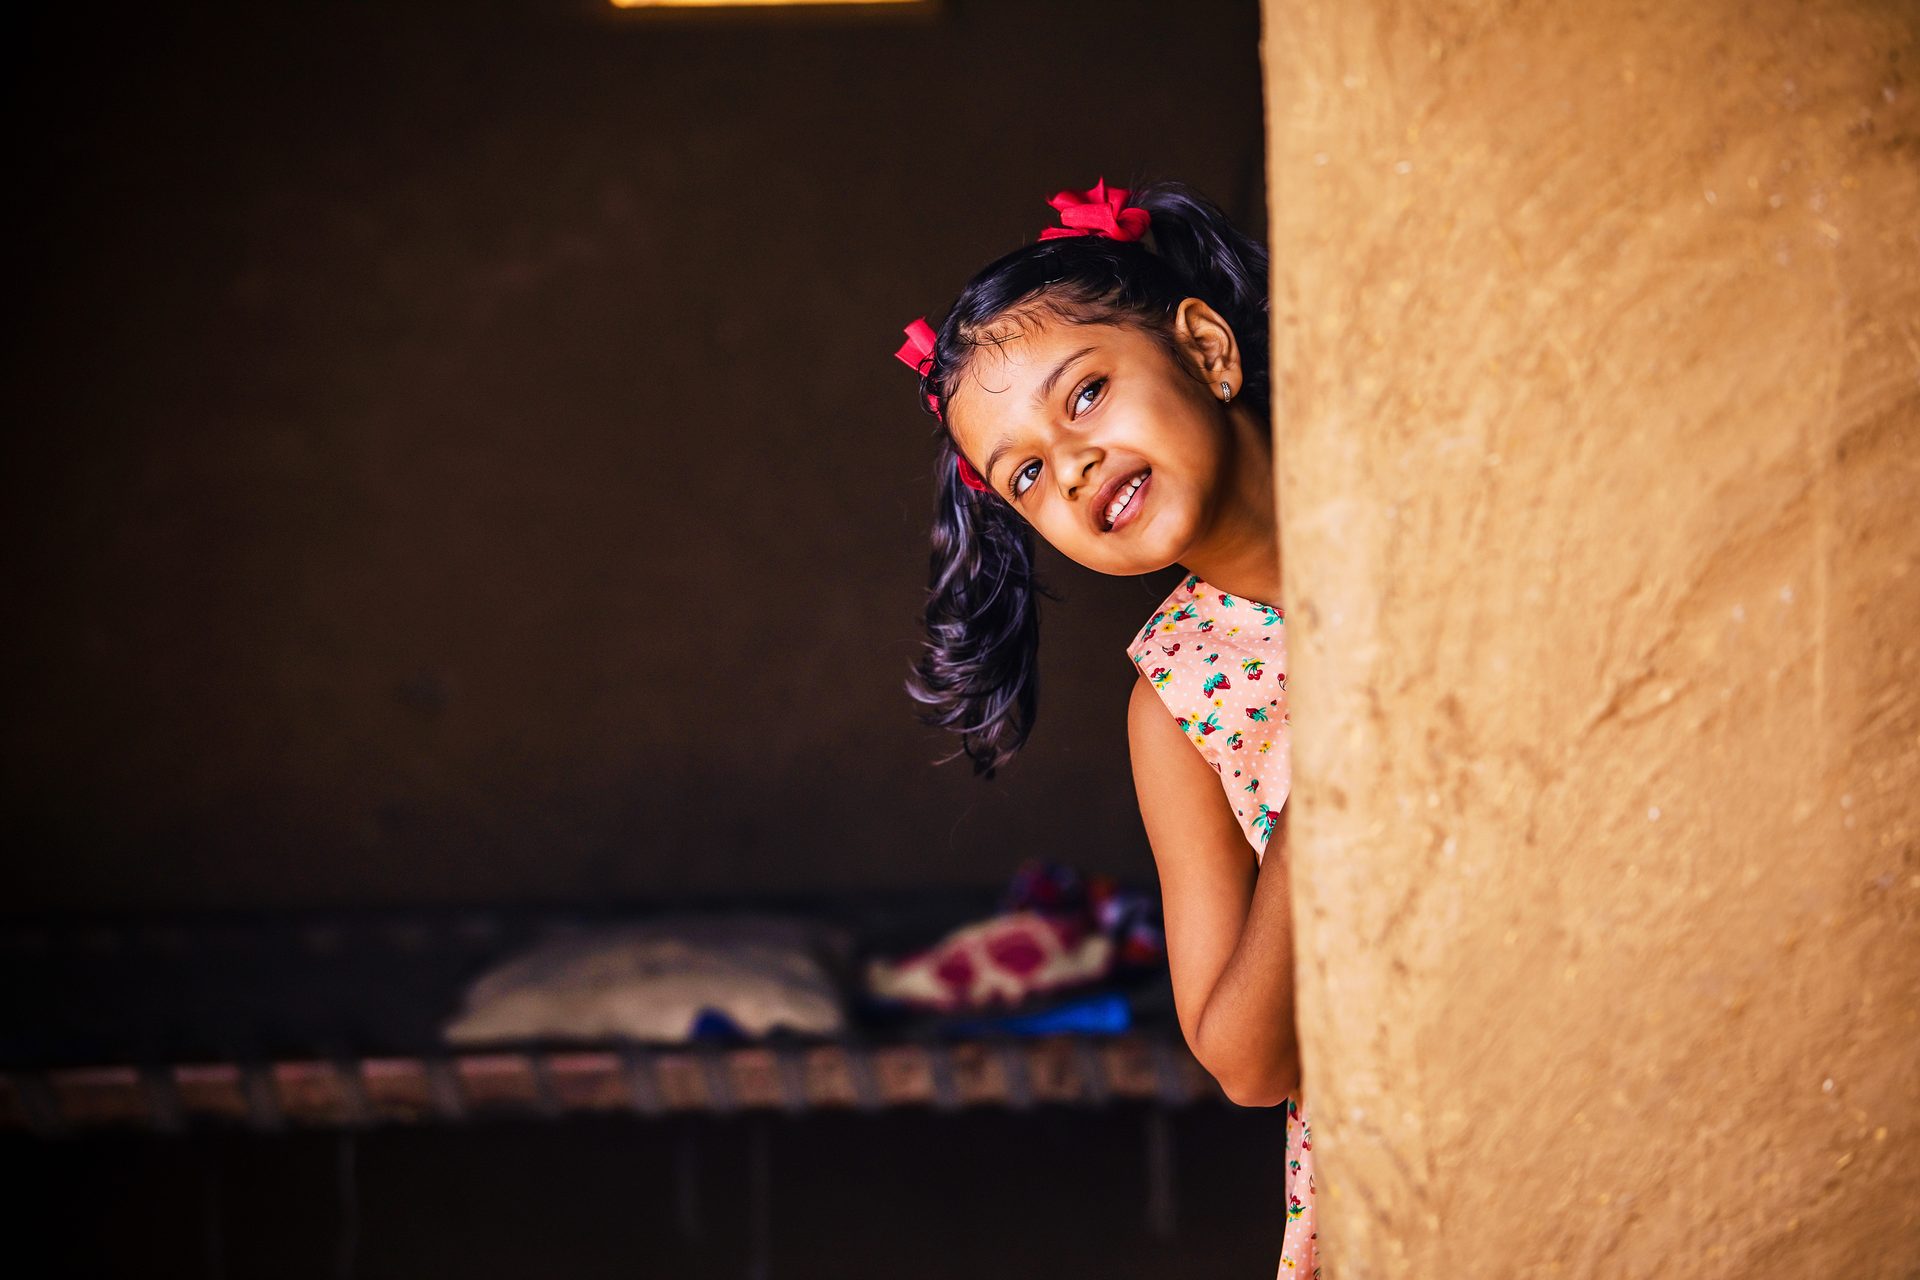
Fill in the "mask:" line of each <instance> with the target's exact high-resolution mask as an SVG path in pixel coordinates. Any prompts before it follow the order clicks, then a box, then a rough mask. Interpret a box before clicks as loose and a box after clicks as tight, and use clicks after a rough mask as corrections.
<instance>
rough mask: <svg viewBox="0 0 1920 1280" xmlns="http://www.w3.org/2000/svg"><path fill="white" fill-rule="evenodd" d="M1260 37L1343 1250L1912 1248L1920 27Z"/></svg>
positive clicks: (1919, 633) (1670, 1255)
mask: <svg viewBox="0 0 1920 1280" xmlns="http://www.w3.org/2000/svg"><path fill="white" fill-rule="evenodd" d="M1266 19H1267V24H1266V34H1265V41H1266V47H1265V57H1266V61H1267V74H1268V87H1267V92H1268V106H1269V113H1270V116H1269V118H1270V122H1271V135H1270V139H1271V140H1270V146H1271V162H1270V168H1269V183H1270V193H1271V194H1270V198H1271V208H1272V213H1273V240H1274V246H1275V251H1276V265H1277V271H1276V277H1275V286H1276V305H1277V306H1278V308H1279V309H1280V310H1281V311H1282V312H1283V313H1284V322H1283V323H1282V324H1280V325H1277V326H1276V335H1277V342H1278V359H1279V360H1280V362H1281V364H1282V366H1283V371H1282V376H1281V377H1280V379H1278V382H1277V385H1278V387H1279V395H1278V411H1279V413H1280V415H1281V416H1280V424H1281V425H1280V438H1281V440H1282V447H1281V456H1280V465H1279V469H1280V496H1281V502H1282V508H1283V533H1282V546H1283V551H1284V555H1285V563H1286V577H1287V603H1288V604H1289V605H1290V606H1291V608H1290V615H1291V617H1292V619H1293V621H1294V623H1295V624H1296V626H1297V630H1296V633H1295V639H1294V645H1295V648H1294V670H1293V671H1292V672H1291V673H1290V676H1291V678H1290V681H1289V683H1290V686H1291V688H1292V690H1293V696H1294V699H1295V701H1294V729H1295V733H1296V751H1295V761H1296V769H1297V771H1298V776H1297V780H1296V789H1295V793H1294V803H1295V805H1296V807H1297V812H1296V813H1295V814H1294V815H1293V819H1292V823H1293V839H1294V845H1295V852H1294V855H1293V856H1294V858H1295V866H1296V868H1297V870H1296V874H1295V876H1294V884H1295V893H1296V895H1297V899H1296V908H1297V912H1298V918H1299V924H1298V927H1299V947H1300V966H1301V973H1300V982H1301V987H1300V1015H1301V1021H1302V1027H1303V1036H1304V1040H1303V1044H1304V1054H1305V1071H1306V1077H1307V1078H1306V1091H1307V1099H1308V1104H1309V1107H1310V1109H1311V1110H1312V1112H1313V1114H1314V1115H1315V1116H1316V1127H1315V1137H1316V1148H1317V1151H1318V1155H1319V1158H1320V1164H1319V1168H1320V1174H1321V1182H1320V1199H1321V1206H1322V1217H1321V1236H1322V1242H1323V1247H1324V1250H1325V1253H1326V1255H1327V1257H1328V1259H1329V1265H1328V1272H1329V1274H1330V1275H1333V1276H1340V1277H1355V1276H1399V1275H1422V1276H1426V1275H1443V1274H1444V1275H1473V1276H1523V1275H1524V1276H1534V1275H1539V1276H1546V1275H1562V1276H1602V1275H1604V1276H1609V1277H1612V1276H1651V1275H1661V1276H1696V1275H1697V1276H1759V1275H1794V1276H1844V1277H1861V1276H1902V1275H1913V1274H1916V1268H1920V1157H1917V1156H1916V1153H1915V1140H1916V1137H1917V1136H1920V1134H1917V1133H1916V1121H1917V1120H1920V1067H1917V1066H1916V1063H1917V1062H1920V1053H1917V1052H1916V1046H1920V994H1917V992H1916V986H1917V985H1920V984H1917V983H1916V970H1917V969H1920V948H1917V947H1916V934H1917V933H1920V930H1917V929H1916V919H1917V918H1920V846H1917V845H1916V838H1917V837H1916V827H1920V806H1917V805H1916V796H1920V681H1917V680H1916V675H1917V674H1920V660H1917V658H1916V655H1917V654H1920V565H1917V564H1916V559H1917V558H1920V556H1917V553H1920V519H1916V514H1915V513H1916V509H1917V508H1920V449H1916V445H1917V444H1920V292H1917V291H1916V285H1917V284H1920V198H1917V196H1920V44H1917V43H1916V24H1917V19H1916V13H1915V8H1914V6H1911V5H1907V6H1894V5H1872V4H1865V3H1855V4H1844V3H1842V4H1816V5H1793V4H1785V3H1773V4H1765V5H1760V6H1752V5H1747V4H1737V3H1733V2H1732V0H1701V2H1700V3H1693V4H1686V5H1670V4H1651V3H1643V4H1631V3H1599V4H1586V5H1581V6H1568V5H1560V4H1547V3H1519V4H1510V5H1498V4H1492V3H1485V4H1476V3H1457V4H1446V3H1429V4H1405V5H1396V4H1391V3H1384V2H1382V3H1357V2H1353V0H1319V2H1315V0H1268V3H1267V5H1266Z"/></svg>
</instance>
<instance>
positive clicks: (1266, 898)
mask: <svg viewBox="0 0 1920 1280" xmlns="http://www.w3.org/2000/svg"><path fill="white" fill-rule="evenodd" d="M1051 203H1052V205H1053V206H1054V208H1055V209H1057V210H1059V211H1060V215H1061V223H1062V225H1061V226H1059V227H1054V228H1050V229H1048V230H1047V231H1045V232H1043V233H1042V234H1041V237H1040V239H1039V241H1038V242H1036V243H1034V244H1030V245H1027V246H1025V247H1023V248H1020V249H1016V250H1014V251H1013V252H1012V253H1009V254H1007V255H1006V256H1005V257H1002V258H1001V259H999V260H998V261H997V262H994V263H992V264H991V265H989V266H988V267H986V268H985V269H984V270H982V271H981V272H980V273H979V274H978V275H976V276H975V277H974V278H973V280H972V281H970V282H969V283H968V285H967V287H966V288H965V289H964V290H963V291H962V292H961V294H960V297H959V299H958V301H956V302H955V304H954V306H953V309H952V310H951V311H950V312H949V313H948V315H947V318H946V321H945V323H943V324H942V325H941V326H940V329H939V332H938V333H935V332H934V331H933V330H932V329H931V328H930V327H929V326H928V325H927V324H926V322H925V321H924V320H920V321H916V322H914V324H913V325H910V326H909V327H908V329H907V335H908V340H907V343H906V345H905V346H903V347H902V348H901V350H900V352H899V353H898V354H899V356H900V358H901V359H902V360H904V361H906V363H908V364H909V365H912V366H913V367H914V368H915V369H917V370H918V371H919V372H920V375H921V393H922V394H923V395H924V396H925V398H926V402H927V406H928V408H929V410H930V411H931V412H933V413H934V414H935V416H936V417H938V418H939V420H940V422H941V430H940V433H939V444H938V446H937V447H938V451H939V459H938V463H937V466H936V472H937V475H938V477H939V480H938V485H939V494H938V502H937V508H936V511H935V516H934V526H933V581H932V586H931V589H930V591H929V593H928V601H927V609H926V619H925V623H926V630H927V641H926V649H925V652H924V654H923V655H922V657H921V660H920V662H919V664H918V666H917V668H916V669H915V672H914V675H913V678H912V679H911V680H910V681H909V685H908V688H909V690H910V691H911V692H912V693H913V695H914V697H915V698H917V699H918V700H919V701H920V702H921V703H923V704H924V705H925V707H926V714H925V718H926V719H927V721H928V722H929V723H932V724H938V725H941V726H944V727H946V728H949V729H952V730H953V731H955V732H956V733H958V734H960V735H961V748H960V750H961V751H962V752H964V753H965V754H966V755H967V756H968V757H969V758H970V759H971V760H972V761H973V764H974V767H975V770H976V771H977V772H980V773H984V774H986V775H988V776H991V775H992V773H993V771H994V769H996V768H997V767H998V766H1000V765H1002V764H1005V763H1006V762H1007V761H1008V760H1009V759H1011V758H1012V756H1013V755H1014V753H1015V752H1016V751H1018V750H1019V749H1020V746H1021V744H1022V743H1023V742H1024V741H1025V740H1026V737H1027V734H1028V732H1029V731H1030V730H1031V729H1032V726H1033V719H1034V712H1035V705H1036V703H1035V689H1034V661H1035V651H1036V647H1037V644H1038V639H1039V632H1038V626H1037V615H1036V602H1035V592H1036V588H1035V585H1034V582H1033V567H1032V566H1033V534H1034V533H1036V532H1037V533H1038V534H1039V535H1040V536H1041V537H1043V538H1045V539H1046V540H1047V541H1048V542H1049V543H1051V544H1053V546H1054V547H1055V548H1057V549H1058V550H1059V551H1060V552H1061V553H1062V554H1064V555H1066V556H1067V557H1068V558H1070V559H1072V560H1076V561H1078V562H1079V563H1081V564H1083V565H1085V566H1087V567H1088V568H1090V569H1093V570H1095V571H1097V572H1100V573H1114V574H1142V573H1152V572H1154V571H1156V570H1159V569H1163V568H1165V567H1166V566H1168V565H1170V564H1175V563H1178V564H1180V565H1182V566H1183V567H1185V568H1186V570H1187V571H1188V572H1187V576H1186V578H1185V579H1184V580H1183V581H1182V582H1181V584H1180V585H1179V587H1178V588H1177V589H1176V590H1175V591H1174V592H1173V594H1172V595H1171V596H1169V597H1168V598H1167V600H1166V602H1165V603H1164V604H1162V605H1161V606H1160V608H1159V609H1158V610H1156V611H1155V612H1154V614H1153V616H1152V617H1150V618H1149V619H1148V620H1147V622H1146V625H1145V626H1144V627H1142V628H1141V630H1140V631H1139V632H1138V633H1137V634H1136V635H1135V636H1134V638H1133V641H1132V643H1131V645H1130V646H1129V648H1128V653H1129V656H1130V657H1131V658H1132V659H1133V662H1134V665H1135V666H1136V667H1137V668H1138V671H1139V679H1138V681H1137V682H1136V683H1135V685H1134V689H1133V695H1132V701H1131V703H1130V705H1129V707H1128V714H1127V725H1128V740H1129V746H1130V749H1131V753H1132V759H1133V776H1134V785H1135V790H1136V792H1137V794H1138V797H1139V801H1140V812H1141V816H1142V818H1143V819H1144V821H1145V825H1146V829H1147V837H1148V840H1149V841H1150V842H1151V844H1152V846H1153V856H1154V861H1155V863H1156V865H1157V867H1158V869H1159V875H1160V887H1161V896H1162V900H1163V904H1164V910H1165V914H1166V926H1167V950H1168V958H1169V962H1170V964H1171V968H1172V973H1173V988H1174V1003H1175V1006H1176V1009H1177V1011H1178V1014H1179V1018H1180V1026H1181V1029H1182V1031H1183V1032H1184V1033H1185V1035H1186V1039H1187V1043H1188V1044H1189V1045H1190V1046H1191V1047H1192V1049H1193V1052H1194V1055H1195V1056H1196V1057H1197V1058H1198V1059H1199V1060H1200V1062H1201V1063H1202V1064H1203V1065H1204V1066H1205V1067H1206V1068H1207V1070H1208V1071H1210V1072H1212V1073H1213V1075H1214V1077H1215V1078H1216V1079H1217V1080H1219V1082H1220V1084H1221V1086H1222V1088H1224V1089H1225V1091H1226V1093H1227V1095H1228V1096H1229V1097H1230V1098H1232V1099H1233V1100H1234V1101H1236V1102H1238V1103H1240V1104H1242V1105H1245V1106H1273V1105H1275V1104H1280V1103H1284V1104H1285V1105H1286V1107H1287V1112H1288V1119H1289V1141H1288V1144H1287V1170H1288V1195H1287V1222H1286V1226H1285V1229H1284V1234H1283V1240H1282V1249H1281V1263H1280V1275H1281V1276H1286V1277H1307V1276H1315V1275H1317V1274H1318V1269H1317V1267H1316V1265H1315V1262H1314V1252H1315V1239H1316V1237H1315V1232H1314V1210H1313V1193H1314V1185H1313V1157H1312V1144H1311V1135H1310V1131H1309V1128H1308V1125H1307V1119H1306V1115H1305V1113H1304V1112H1303V1111H1301V1109H1300V1108H1299V1106H1298V1104H1297V1102H1296V1101H1295V1095H1297V1094H1298V1091H1299V1088H1298V1086H1299V1075H1300V1068H1299V1052H1298V1048H1297V1045H1296V1043H1295V1039H1294V1025H1293V933H1292V923H1291V918H1290V916H1289V913H1288V899H1287V863H1286V859H1285V857H1284V845H1285V834H1284V830H1285V829H1284V806H1285V803H1286V798H1287V792H1288V786H1289V779H1290V771H1289V752H1288V727H1287V726H1288V718H1287V698H1286V670H1287V658H1286V655H1287V645H1286V626H1285V618H1284V616H1283V615H1282V613H1281V611H1280V609H1279V607H1278V606H1277V604H1275V603H1274V602H1276V601H1278V600H1279V599H1280V563H1279V551H1278V545H1277V542H1276V538H1275V530H1276V525H1275V513H1274V494H1273V482H1272V474H1273V473H1272V461H1273V444H1272V429H1271V425H1270V422H1269V418H1268V369H1267V366H1268V355H1267V255H1266V251H1265V249H1263V248H1262V247H1261V246H1260V245H1259V244H1257V243H1256V242H1254V241H1253V240H1251V239H1249V238H1248V237H1247V236H1245V235H1243V234H1242V233H1241V232H1240V231H1238V230H1237V229H1236V228H1235V227H1234V226H1233V225H1232V224H1231V223H1230V222H1228V221H1227V219H1226V217H1225V215H1224V214H1222V213H1221V212H1220V210H1219V209H1217V208H1216V207H1215V206H1214V205H1212V204H1211V203H1209V202H1208V201H1207V200H1206V199H1204V198H1203V197H1201V196H1199V195H1198V194H1196V193H1195V192H1193V191H1191V190H1189V189H1188V188H1185V187H1183V186H1180V185H1178V184H1174V183H1161V184H1156V185H1152V186H1149V187H1146V188H1143V189H1141V190H1139V191H1136V192H1134V193H1132V194H1131V195H1129V193H1128V192H1127V191H1125V190H1122V189H1119V188H1111V189H1110V188H1108V187H1107V186H1106V184H1105V182H1104V181H1102V182H1100V183H1099V184H1097V185H1095V187H1094V188H1093V189H1092V190H1091V191H1085V192H1072V191H1063V192H1061V193H1060V194H1059V195H1056V196H1055V197H1054V198H1053V200H1052V201H1051ZM1263 601H1264V602H1266V603H1262V602H1263ZM956 754H957V753H956ZM1276 831H1279V833H1280V834H1279V835H1278V836H1277V837H1276V835H1275V833H1276ZM1276 839H1277V840H1278V846H1277V847H1278V850H1279V851H1278V852H1277V853H1276V856H1275V858H1274V861H1273V863H1272V864H1271V865H1265V864H1264V863H1263V861H1262V859H1263V855H1264V853H1265V851H1266V849H1267V847H1268V845H1269V844H1272V843H1274V842H1275V840H1276ZM1249 845H1251V846H1252V853H1251V856H1249V853H1248V846H1249Z"/></svg>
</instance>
